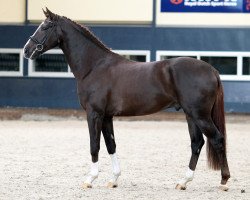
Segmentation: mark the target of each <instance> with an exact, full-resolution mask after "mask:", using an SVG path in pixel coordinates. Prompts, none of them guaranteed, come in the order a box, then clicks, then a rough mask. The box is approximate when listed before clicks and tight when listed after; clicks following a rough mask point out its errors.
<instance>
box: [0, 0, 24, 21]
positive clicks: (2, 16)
mask: <svg viewBox="0 0 250 200" xmlns="http://www.w3.org/2000/svg"><path fill="white" fill-rule="evenodd" d="M0 5H1V6H0V23H23V22H24V21H25V0H0Z"/></svg>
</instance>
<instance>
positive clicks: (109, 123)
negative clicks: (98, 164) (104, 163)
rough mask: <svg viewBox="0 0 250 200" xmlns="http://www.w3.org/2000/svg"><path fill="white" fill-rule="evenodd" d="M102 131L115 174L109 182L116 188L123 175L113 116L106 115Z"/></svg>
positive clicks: (110, 186) (109, 185) (110, 185)
mask: <svg viewBox="0 0 250 200" xmlns="http://www.w3.org/2000/svg"><path fill="white" fill-rule="evenodd" d="M102 133H103V136H104V139H105V143H106V146H107V150H108V153H109V155H110V157H111V162H112V170H113V175H112V178H111V180H110V181H109V183H108V187H109V188H115V187H117V186H118V182H117V180H118V178H119V176H120V175H121V169H120V165H119V162H118V159H117V156H116V144H115V136H114V129H113V119H112V117H104V119H103V124H102Z"/></svg>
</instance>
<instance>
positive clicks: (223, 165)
mask: <svg viewBox="0 0 250 200" xmlns="http://www.w3.org/2000/svg"><path fill="white" fill-rule="evenodd" d="M196 124H197V125H198V126H199V127H200V129H201V131H202V133H204V134H205V135H206V137H207V138H208V141H207V142H208V144H207V145H208V146H209V148H210V151H211V152H210V151H208V152H207V155H208V161H209V162H210V166H211V167H212V168H213V169H215V170H217V169H221V177H222V179H221V185H220V189H221V190H224V191H227V190H228V187H227V185H226V183H227V181H228V179H229V178H230V172H229V168H228V163H227V156H226V149H225V145H224V144H225V141H224V140H225V139H226V138H225V137H224V136H223V135H222V134H221V133H220V132H219V130H218V129H217V127H216V126H215V124H214V122H213V120H212V119H211V118H210V117H207V118H199V120H196ZM207 150H208V149H207Z"/></svg>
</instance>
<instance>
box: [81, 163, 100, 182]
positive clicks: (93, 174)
mask: <svg viewBox="0 0 250 200" xmlns="http://www.w3.org/2000/svg"><path fill="white" fill-rule="evenodd" d="M98 173H99V163H98V162H95V163H92V164H91V168H90V172H89V174H88V176H87V178H86V180H85V182H84V183H88V184H92V182H93V181H94V180H95V179H96V178H97V177H98Z"/></svg>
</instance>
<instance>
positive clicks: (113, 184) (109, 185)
mask: <svg viewBox="0 0 250 200" xmlns="http://www.w3.org/2000/svg"><path fill="white" fill-rule="evenodd" d="M107 187H108V188H116V187H118V184H117V183H114V182H108V185H107Z"/></svg>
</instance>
